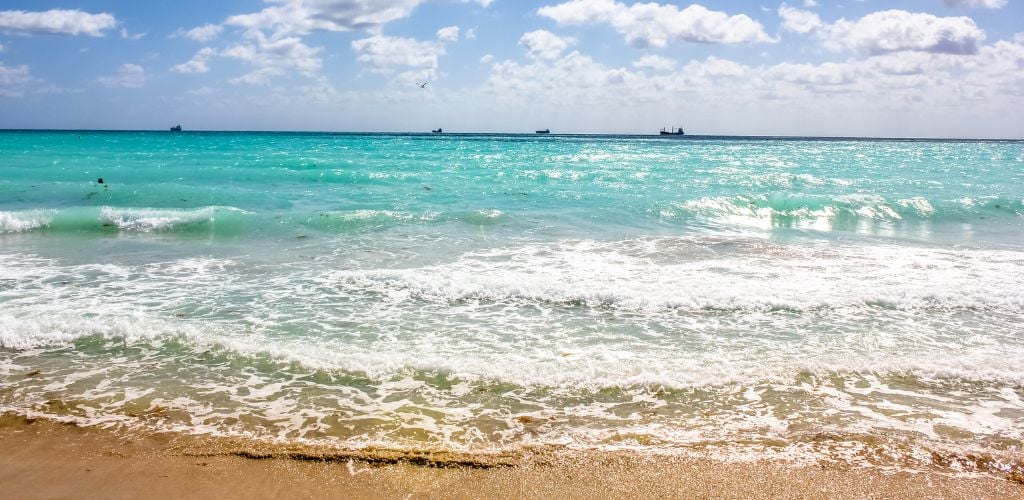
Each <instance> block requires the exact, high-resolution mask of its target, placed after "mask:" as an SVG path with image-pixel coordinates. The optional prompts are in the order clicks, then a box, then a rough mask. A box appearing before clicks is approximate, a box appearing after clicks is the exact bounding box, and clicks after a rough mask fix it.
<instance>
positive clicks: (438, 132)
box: [431, 128, 444, 134]
mask: <svg viewBox="0 0 1024 500" xmlns="http://www.w3.org/2000/svg"><path fill="white" fill-rule="evenodd" d="M431 132H433V133H435V134H443V133H444V131H443V130H441V129H440V128H437V129H436V130H431Z"/></svg>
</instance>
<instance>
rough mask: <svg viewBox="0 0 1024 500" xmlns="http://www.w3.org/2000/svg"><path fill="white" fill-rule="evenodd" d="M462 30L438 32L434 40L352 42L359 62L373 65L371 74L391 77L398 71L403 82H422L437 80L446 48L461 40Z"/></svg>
mask: <svg viewBox="0 0 1024 500" xmlns="http://www.w3.org/2000/svg"><path fill="white" fill-rule="evenodd" d="M458 33H459V28H458V27H456V26H449V27H447V28H441V29H439V30H437V38H436V39H434V40H416V39H414V38H404V37H394V36H385V35H371V36H369V37H366V38H361V39H358V40H353V41H352V50H355V51H356V53H357V54H358V55H357V56H356V60H357V61H359V62H361V63H363V64H366V65H368V66H370V69H371V71H373V72H374V73H380V74H385V75H391V74H394V73H396V72H397V71H400V70H404V72H402V73H400V74H398V75H397V79H399V80H409V81H413V80H415V81H422V80H431V79H434V78H435V77H437V68H438V60H439V59H440V58H441V56H443V55H445V54H446V53H447V50H446V48H445V47H446V45H447V44H449V43H453V42H455V41H456V40H458Z"/></svg>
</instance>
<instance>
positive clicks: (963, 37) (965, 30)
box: [822, 10, 985, 54]
mask: <svg viewBox="0 0 1024 500" xmlns="http://www.w3.org/2000/svg"><path fill="white" fill-rule="evenodd" d="M822 36H823V39H824V43H825V47H826V48H828V49H830V50H837V51H838V50H844V49H845V50H858V51H863V52H868V53H871V54H883V53H886V52H899V51H923V52H934V53H943V54H973V53H976V52H977V51H978V46H979V44H980V43H981V42H982V41H983V40H984V39H985V32H984V31H982V29H981V28H979V27H978V25H977V24H975V23H974V21H973V20H972V19H971V18H969V17H937V16H933V15H931V14H922V13H911V12H907V11H904V10H886V11H881V12H874V13H871V14H868V15H866V16H864V17H862V18H860V19H858V20H855V21H848V20H846V19H840V20H838V21H836V22H835V23H834V24H832V25H829V26H827V27H826V29H825V30H822Z"/></svg>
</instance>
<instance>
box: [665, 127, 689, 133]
mask: <svg viewBox="0 0 1024 500" xmlns="http://www.w3.org/2000/svg"><path fill="white" fill-rule="evenodd" d="M661 135H685V134H684V132H683V127H679V128H677V129H676V128H670V129H668V130H665V129H664V128H662V129H661Z"/></svg>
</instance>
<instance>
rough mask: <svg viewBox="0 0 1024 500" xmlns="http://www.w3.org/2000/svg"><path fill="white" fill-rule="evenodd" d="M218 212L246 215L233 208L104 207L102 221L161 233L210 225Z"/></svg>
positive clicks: (132, 228) (123, 228) (117, 225)
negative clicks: (193, 226)
mask: <svg viewBox="0 0 1024 500" xmlns="http://www.w3.org/2000/svg"><path fill="white" fill-rule="evenodd" d="M218 211H222V212H236V213H246V212H245V211H244V210H239V209H237V208H232V207H212V206H211V207H203V208H197V209H180V210H178V209H156V208H112V207H103V209H102V210H101V211H100V220H101V221H102V222H104V223H107V224H112V225H114V226H116V227H118V228H119V229H122V230H128V231H142V232H148V231H160V230H166V229H170V228H172V227H175V226H180V225H184V224H199V223H209V222H214V221H215V220H216V216H217V214H218Z"/></svg>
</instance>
